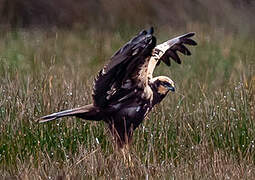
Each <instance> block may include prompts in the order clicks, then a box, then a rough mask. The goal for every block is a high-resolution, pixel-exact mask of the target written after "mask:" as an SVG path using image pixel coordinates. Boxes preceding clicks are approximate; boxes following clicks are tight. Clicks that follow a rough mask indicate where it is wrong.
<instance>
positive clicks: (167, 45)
mask: <svg viewBox="0 0 255 180" xmlns="http://www.w3.org/2000/svg"><path fill="white" fill-rule="evenodd" d="M194 35H195V33H194V32H190V33H187V34H184V35H182V36H178V37H176V38H173V39H170V40H168V41H166V42H164V43H162V44H159V45H157V46H156V47H155V49H154V50H153V54H152V57H151V59H150V62H149V67H148V78H149V79H150V78H152V74H153V71H154V69H155V67H156V66H157V65H159V64H160V62H161V61H163V62H164V63H165V64H166V65H167V66H170V65H171V61H170V60H171V59H173V60H174V61H175V62H177V63H178V64H181V59H180V57H179V55H178V54H177V52H178V51H179V52H181V53H182V54H184V55H187V56H190V55H191V52H190V51H189V49H188V48H187V47H186V46H185V45H191V46H195V45H197V43H196V41H194V40H193V39H191V37H192V36H194Z"/></svg>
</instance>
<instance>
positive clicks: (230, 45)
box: [0, 24, 255, 179]
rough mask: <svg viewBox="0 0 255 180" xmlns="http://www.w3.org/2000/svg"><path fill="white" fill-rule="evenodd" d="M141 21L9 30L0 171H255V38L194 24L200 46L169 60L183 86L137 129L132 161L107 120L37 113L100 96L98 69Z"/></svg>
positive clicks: (210, 175) (3, 61)
mask: <svg viewBox="0 0 255 180" xmlns="http://www.w3.org/2000/svg"><path fill="white" fill-rule="evenodd" d="M138 31H139V30H138V29H122V30H120V31H117V30H115V31H107V30H96V29H90V30H86V31H69V30H66V31H64V30H56V31H40V30H35V29H34V30H18V31H8V32H2V33H1V34H0V179H3V178H6V177H14V178H21V179H26V178H29V179H56V178H64V177H65V178H73V179H82V178H85V177H87V178H90V179H94V178H99V177H101V178H102V179H111V178H116V179H121V178H122V179H132V178H133V179H136V178H142V179H145V178H165V179H240V178H242V179H252V178H255V58H254V57H255V39H254V36H251V37H250V36H249V35H246V36H244V35H241V34H239V35H238V34H232V33H227V32H224V30H222V29H217V30H214V31H210V30H208V29H206V28H203V27H202V26H200V25H196V24H192V25H190V26H188V27H187V28H186V29H185V30H182V31H174V30H172V29H169V28H167V27H165V28H163V29H159V28H157V29H156V36H157V37H158V42H162V41H164V40H166V39H168V38H171V37H173V36H175V35H179V34H182V33H185V32H187V31H195V32H196V33H197V35H196V37H195V39H196V41H197V42H198V44H199V45H198V46H197V47H195V48H193V47H192V48H191V52H192V54H193V55H192V56H190V57H183V56H182V58H183V59H184V61H183V64H182V65H177V64H174V63H172V66H171V67H170V68H168V67H166V66H164V65H161V66H160V67H159V68H158V69H157V71H156V72H155V75H159V74H161V75H167V76H169V77H171V78H172V79H173V80H174V81H175V82H176V85H177V92H176V93H171V94H169V95H168V97H167V98H165V100H164V101H163V103H161V104H160V105H158V106H157V107H156V108H155V109H154V110H153V112H152V113H150V114H149V116H148V117H147V119H146V120H145V122H144V123H143V124H142V125H141V126H140V127H139V128H138V129H137V130H136V131H135V135H134V138H133V145H132V149H131V157H132V161H133V164H134V166H126V164H125V162H124V161H123V158H122V156H121V155H120V154H119V153H118V152H116V151H115V150H114V148H113V146H112V139H111V137H110V136H109V132H108V130H107V129H106V126H105V124H104V123H102V122H91V121H86V122H85V121H81V120H79V119H76V118H63V119H62V120H59V121H54V122H49V123H45V124H38V123H36V119H37V118H38V117H40V116H43V115H46V114H48V113H52V112H55V111H59V110H64V109H68V108H74V107H78V106H81V105H85V104H88V103H90V102H91V90H92V83H93V79H94V77H95V75H96V73H97V72H98V71H99V70H100V68H101V67H102V66H103V65H104V64H105V63H106V62H107V60H108V59H109V57H110V56H111V55H112V54H113V53H114V52H115V51H116V50H117V49H118V48H119V47H121V46H122V45H123V44H124V43H125V42H126V41H128V40H129V39H130V38H131V37H132V36H134V35H135V34H136V33H137V32H138Z"/></svg>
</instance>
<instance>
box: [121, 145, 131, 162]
mask: <svg viewBox="0 0 255 180" xmlns="http://www.w3.org/2000/svg"><path fill="white" fill-rule="evenodd" d="M120 151H121V153H122V155H123V160H124V163H125V165H126V167H134V164H133V161H132V157H131V154H130V149H129V144H124V145H123V147H122V148H121V149H120Z"/></svg>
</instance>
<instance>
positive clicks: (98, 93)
mask: <svg viewBox="0 0 255 180" xmlns="http://www.w3.org/2000/svg"><path fill="white" fill-rule="evenodd" d="M152 33H153V29H152V28H151V29H150V30H149V31H145V30H143V31H141V32H140V33H139V34H138V35H137V36H136V37H134V38H133V39H131V40H130V41H129V42H128V43H127V44H126V45H124V47H122V48H121V49H119V50H118V51H117V52H116V53H115V54H114V55H113V56H112V57H111V60H110V62H109V63H108V64H107V65H106V66H105V67H104V68H103V69H102V70H101V71H100V72H99V74H98V75H97V77H96V79H95V81H94V88H93V93H92V96H93V100H94V104H95V105H96V106H99V107H102V106H107V105H108V104H109V103H110V102H111V97H112V96H114V95H116V94H117V95H118V96H120V98H121V96H126V94H125V93H127V91H121V90H120V89H121V88H123V87H125V88H132V87H135V86H137V83H138V82H137V76H136V74H137V73H139V71H140V69H141V67H142V66H143V65H144V64H146V59H148V57H150V56H151V53H152V50H153V49H154V47H155V46H156V38H155V37H154V36H153V35H152ZM147 64H148V62H147ZM127 82H129V84H128V83H127ZM130 82H131V83H130ZM125 84H128V87H126V86H125ZM120 92H123V94H121V93H120ZM115 98H116V97H114V98H113V99H115Z"/></svg>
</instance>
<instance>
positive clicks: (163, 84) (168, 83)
mask: <svg viewBox="0 0 255 180" xmlns="http://www.w3.org/2000/svg"><path fill="white" fill-rule="evenodd" d="M152 82H153V84H154V87H155V88H156V91H157V93H158V94H159V95H163V96H165V95H166V94H167V93H168V92H169V91H172V92H174V91H175V86H174V82H173V81H172V79H170V78H169V77H166V76H158V77H155V78H153V79H152Z"/></svg>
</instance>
